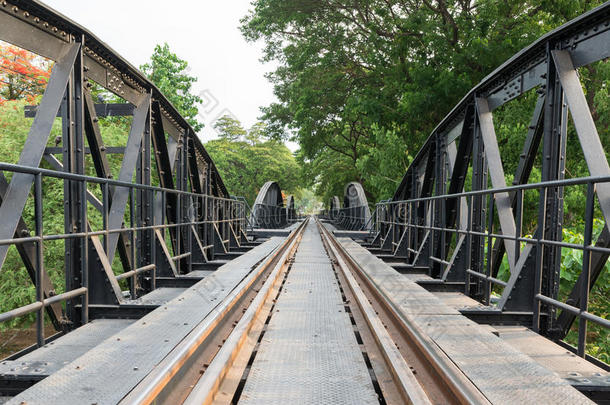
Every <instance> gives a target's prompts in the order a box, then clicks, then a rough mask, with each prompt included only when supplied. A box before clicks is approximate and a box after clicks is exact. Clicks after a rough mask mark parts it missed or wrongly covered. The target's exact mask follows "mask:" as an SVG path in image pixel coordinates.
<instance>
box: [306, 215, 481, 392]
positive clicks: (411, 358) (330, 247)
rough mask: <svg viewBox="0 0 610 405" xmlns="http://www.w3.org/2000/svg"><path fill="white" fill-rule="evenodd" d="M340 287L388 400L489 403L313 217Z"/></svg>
mask: <svg viewBox="0 0 610 405" xmlns="http://www.w3.org/2000/svg"><path fill="white" fill-rule="evenodd" d="M316 222H317V224H318V228H319V230H320V234H321V235H322V238H323V240H324V243H325V245H326V248H327V251H328V253H329V256H330V257H331V258H332V259H333V263H334V265H335V268H336V270H337V273H338V274H339V278H340V280H341V281H342V283H343V284H345V285H346V286H347V287H348V289H349V291H347V292H346V296H347V297H348V299H349V301H350V302H355V305H351V306H350V307H351V308H352V312H353V313H355V312H358V314H356V315H355V316H354V317H355V318H356V319H357V320H356V323H357V326H358V328H359V330H360V333H361V334H362V335H363V340H364V341H365V346H366V347H367V348H368V351H369V352H372V353H376V354H377V355H376V356H375V357H374V358H375V359H376V360H375V362H374V368H376V369H377V370H376V373H377V374H379V375H385V376H387V377H389V378H387V379H386V380H383V381H382V380H380V387H381V391H382V393H383V396H384V399H385V400H386V402H388V403H402V402H405V403H414V404H420V403H421V404H424V403H445V404H489V403H490V402H489V401H488V400H487V399H486V398H485V396H484V395H483V394H482V393H481V392H480V391H479V390H478V389H477V388H476V387H475V386H474V385H473V384H472V382H471V381H470V380H469V379H468V378H467V377H466V376H465V375H464V374H463V373H462V372H461V371H460V370H459V369H458V368H457V367H456V366H455V364H454V363H453V362H452V361H451V360H450V359H449V358H448V357H447V356H446V355H445V354H444V353H443V352H442V351H441V350H440V349H439V348H438V347H437V346H436V344H435V343H434V342H433V341H432V340H431V339H430V338H429V337H427V336H426V335H425V334H424V333H423V332H422V331H420V330H419V329H418V328H417V326H416V325H414V324H413V323H412V322H409V320H408V319H406V318H405V317H404V316H403V315H402V314H401V313H400V312H399V311H397V309H396V308H395V307H394V305H393V304H392V301H391V300H389V299H387V297H385V296H384V294H383V293H382V292H381V291H380V290H379V289H378V288H377V287H376V286H375V284H374V283H373V282H372V280H371V279H370V278H369V277H368V276H367V274H366V272H365V271H364V270H363V269H362V268H361V267H360V265H359V264H358V263H356V261H354V260H353V259H352V258H351V257H350V255H349V254H348V253H347V251H346V250H345V249H344V248H343V247H342V246H341V244H340V243H339V242H338V241H337V239H336V238H335V237H334V236H333V235H332V233H331V232H329V231H328V230H327V229H326V228H325V227H324V226H323V225H322V224H321V223H320V222H319V221H316Z"/></svg>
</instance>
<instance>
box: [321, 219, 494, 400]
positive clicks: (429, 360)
mask: <svg viewBox="0 0 610 405" xmlns="http://www.w3.org/2000/svg"><path fill="white" fill-rule="evenodd" d="M318 224H319V227H320V229H321V232H322V234H323V235H324V237H325V238H326V240H327V241H328V243H329V245H330V246H332V249H333V251H336V253H337V261H339V259H341V260H340V261H339V263H341V262H342V263H343V264H342V265H341V266H340V267H341V269H342V271H344V272H345V274H347V273H348V272H349V273H351V274H352V275H353V276H354V277H355V279H356V280H357V282H359V283H360V285H361V286H363V287H364V288H365V289H366V290H367V291H368V292H369V293H370V295H368V296H367V297H366V299H368V300H373V301H374V302H375V303H377V304H378V308H380V309H381V310H382V312H379V315H380V317H381V318H382V319H385V320H388V321H391V322H392V324H393V325H396V326H397V327H398V328H399V329H398V333H400V335H401V337H402V338H404V340H406V341H407V342H409V349H410V350H413V351H415V352H416V355H417V356H418V357H419V358H422V359H425V361H426V363H425V365H426V366H427V367H429V369H430V370H434V371H435V372H436V373H437V375H438V376H439V377H440V378H441V380H440V381H435V384H438V388H439V389H443V390H444V389H445V388H448V389H449V390H450V391H451V393H452V394H453V395H454V399H455V401H456V402H457V403H460V404H489V403H490V402H489V400H488V399H487V398H486V397H485V396H484V395H483V393H481V391H479V389H477V387H476V386H475V385H474V384H473V383H472V382H471V381H470V380H469V379H468V377H466V375H464V373H462V371H461V370H460V369H459V368H458V367H457V366H456V365H455V364H454V363H453V362H452V361H451V359H449V358H448V357H447V355H446V354H445V353H444V352H443V351H442V350H441V349H440V348H439V347H438V346H437V345H436V344H435V343H434V342H433V341H432V340H431V339H430V338H429V337H428V336H427V335H426V334H425V333H424V332H423V331H422V330H421V329H420V328H419V327H417V326H416V325H415V324H414V323H413V322H411V321H410V320H409V318H408V317H407V316H405V315H404V314H403V313H402V312H401V311H400V310H399V309H398V308H396V306H395V304H394V303H393V302H392V300H391V299H389V297H387V296H386V295H385V294H384V293H383V292H382V291H381V290H380V289H379V288H378V287H377V285H376V284H375V283H374V281H373V280H371V278H370V277H369V276H368V275H367V274H366V271H365V270H364V269H363V268H362V267H361V266H360V265H359V264H358V262H357V261H356V260H355V259H354V258H353V257H352V256H351V255H350V254H349V253H348V252H347V250H346V249H345V248H344V247H343V246H342V245H341V243H339V241H338V240H337V239H336V238H335V236H334V235H332V233H331V232H329V231H328V230H327V229H326V228H325V227H324V225H323V224H321V223H320V222H318ZM386 325H387V323H386ZM384 329H385V328H384ZM422 388H423V389H424V391H427V390H428V389H431V387H428V386H423V387H422Z"/></svg>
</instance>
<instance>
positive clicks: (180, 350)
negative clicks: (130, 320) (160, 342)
mask: <svg viewBox="0 0 610 405" xmlns="http://www.w3.org/2000/svg"><path fill="white" fill-rule="evenodd" d="M305 224H306V221H304V222H303V224H301V225H300V226H299V227H298V228H297V229H295V230H294V231H293V232H291V234H290V235H289V236H288V237H287V238H286V240H285V241H284V242H283V243H282V244H281V245H280V246H278V247H277V248H276V249H275V251H274V252H272V253H271V254H270V255H269V256H268V257H267V258H266V259H264V261H263V262H262V263H261V264H259V265H258V266H257V267H256V268H255V269H254V270H253V271H252V272H250V274H249V275H248V276H247V277H246V278H244V279H243V280H242V281H241V282H240V284H239V285H238V286H237V287H236V288H235V289H234V290H233V291H232V292H231V293H230V294H229V295H228V296H227V297H225V298H224V299H223V300H222V301H221V302H220V303H219V304H218V305H217V306H216V307H215V308H214V310H213V311H212V314H213V315H212V316H207V317H206V318H205V319H204V320H203V321H202V322H200V323H199V324H198V325H197V326H196V327H195V328H194V329H193V330H192V331H191V332H190V333H189V335H187V336H186V337H185V338H184V339H183V340H182V341H181V342H180V343H179V344H178V345H177V346H176V347H175V348H174V349H173V350H172V352H171V353H170V354H169V355H168V356H167V357H166V358H165V359H164V360H163V361H161V362H160V363H159V364H158V365H157V366H156V367H155V369H154V370H152V372H150V373H149V374H148V375H147V376H146V377H145V378H144V379H143V380H142V381H141V382H140V383H139V384H138V385H137V386H136V387H134V389H133V390H132V391H131V392H130V393H129V394H127V395H126V396H125V398H123V400H122V401H121V402H120V403H121V404H150V403H153V402H156V401H160V402H165V401H164V398H165V399H167V398H168V397H169V396H173V398H174V400H173V401H172V402H176V401H175V397H176V396H178V397H180V398H182V399H184V397H185V396H186V395H185V393H184V392H183V391H184V390H183V389H182V385H181V384H179V383H178V380H179V379H180V378H182V377H183V374H184V373H185V370H183V369H184V368H187V367H188V365H189V364H192V363H193V362H196V363H198V364H201V363H203V361H199V360H200V359H199V357H201V355H202V352H203V351H204V349H205V348H206V346H208V345H209V344H211V343H214V342H213V340H214V338H215V337H218V335H219V333H218V332H219V331H220V330H221V329H222V328H223V327H227V326H229V325H228V324H227V321H229V322H231V321H233V322H235V321H234V319H233V318H232V315H235V314H236V313H237V311H238V310H239V308H241V305H242V304H248V305H249V301H248V300H247V299H248V298H252V299H253V298H254V297H255V296H256V294H257V293H258V291H254V290H255V287H256V286H257V285H258V284H259V283H260V282H261V280H263V279H264V278H265V277H266V276H267V275H268V274H270V273H271V272H272V271H273V269H274V268H275V266H276V264H277V263H278V262H281V260H282V258H283V257H285V255H284V254H285V253H286V252H287V251H289V250H290V249H291V247H292V246H293V242H294V241H295V240H296V239H297V237H298V236H299V235H301V233H302V231H303V229H304V227H305ZM250 296H252V297H250ZM244 312H245V311H244ZM241 317H243V314H242V315H240V318H239V319H241ZM229 327H230V329H234V327H235V325H233V326H229ZM210 338H211V339H210ZM224 340H225V339H223V343H224ZM203 354H205V353H203ZM216 355H217V354H215V355H214V357H215V356H216ZM198 368H199V367H198Z"/></svg>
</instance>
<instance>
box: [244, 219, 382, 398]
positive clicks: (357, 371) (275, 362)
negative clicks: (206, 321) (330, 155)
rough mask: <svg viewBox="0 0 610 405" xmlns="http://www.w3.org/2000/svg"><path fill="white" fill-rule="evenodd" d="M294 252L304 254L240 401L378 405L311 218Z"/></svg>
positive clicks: (294, 267) (286, 286)
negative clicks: (310, 259)
mask: <svg viewBox="0 0 610 405" xmlns="http://www.w3.org/2000/svg"><path fill="white" fill-rule="evenodd" d="M298 252H299V253H304V252H307V254H306V255H305V256H304V255H299V257H297V258H296V259H295V262H294V264H293V265H292V268H291V270H290V273H289V274H288V277H287V279H286V283H285V284H284V287H283V289H282V293H281V295H280V297H279V298H278V300H277V303H276V306H275V309H274V313H273V316H272V317H271V321H270V322H269V325H268V327H267V331H266V332H265V334H264V336H263V339H262V341H261V343H260V347H259V350H258V353H257V355H256V357H255V359H254V363H253V364H252V367H251V369H250V372H249V374H248V378H247V380H246V385H245V387H244V390H243V392H242V394H241V397H240V401H239V403H240V404H378V403H379V400H378V398H377V394H376V393H375V390H374V388H373V385H372V383H371V377H370V375H369V371H368V369H367V366H366V364H365V362H364V358H363V356H362V353H361V349H360V347H359V346H358V342H357V341H356V337H355V335H354V332H353V328H352V324H351V322H350V318H349V315H348V314H347V313H346V312H345V310H344V303H343V300H342V297H341V293H340V291H339V285H338V282H337V280H336V278H335V275H334V272H333V269H332V267H331V264H330V260H329V258H328V256H326V254H325V253H324V247H323V245H322V241H321V239H320V235H319V233H318V230H317V228H316V226H315V224H314V223H313V222H311V223H309V224H308V225H307V229H306V231H305V234H304V236H303V239H302V240H301V245H300V246H299V248H298ZM322 256H324V257H326V262H325V263H323V262H322V261H321V260H320V259H321V258H322ZM312 257H314V258H315V260H316V262H311V261H309V260H307V259H308V258H312Z"/></svg>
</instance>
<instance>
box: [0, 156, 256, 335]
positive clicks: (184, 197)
mask: <svg viewBox="0 0 610 405" xmlns="http://www.w3.org/2000/svg"><path fill="white" fill-rule="evenodd" d="M6 174H11V176H12V181H11V185H13V184H14V182H15V181H16V180H18V177H20V178H21V179H26V180H33V193H32V194H31V196H30V197H29V200H30V201H31V202H33V206H34V215H33V218H34V226H35V231H34V234H33V235H30V234H29V231H28V230H27V224H26V223H25V221H24V220H23V218H22V220H21V228H22V229H21V230H20V231H19V232H16V233H15V236H14V237H13V238H10V239H4V240H0V252H1V253H3V256H2V257H3V258H5V257H6V256H5V255H6V251H8V249H9V247H10V246H25V247H28V249H22V251H21V252H20V253H22V259H24V260H23V261H24V264H25V265H26V267H27V266H30V268H28V270H30V273H34V277H32V278H33V282H34V285H35V291H36V296H35V297H36V298H35V301H34V302H32V303H30V304H27V305H23V306H20V307H18V308H13V309H11V310H10V311H7V312H4V313H0V322H6V321H9V320H12V319H14V318H17V317H21V316H24V315H28V314H31V313H36V331H37V345H38V346H41V345H44V344H45V336H44V311H45V309H46V310H47V311H49V310H50V309H51V308H53V311H51V315H52V316H53V317H54V318H55V320H56V321H59V322H60V323H61V322H65V321H66V319H74V317H72V316H66V312H69V311H76V310H78V309H80V321H81V322H82V323H86V322H88V319H89V307H90V305H91V304H95V303H100V302H104V300H105V298H103V297H107V296H108V295H109V294H110V295H113V294H114V295H113V296H112V300H114V301H116V302H122V301H123V293H122V288H123V287H122V286H121V285H120V282H121V281H129V296H130V298H131V299H135V298H137V297H138V296H139V295H140V293H146V292H149V291H152V290H153V289H155V288H156V285H155V281H156V275H157V274H168V273H169V274H171V272H172V270H174V271H175V272H176V273H177V274H180V273H186V272H189V271H191V270H192V265H193V262H194V261H195V260H198V261H206V260H210V259H212V258H213V257H214V254H216V253H223V252H225V251H227V250H228V249H229V248H230V246H231V242H232V241H233V242H234V241H235V240H237V241H238V242H239V240H240V238H241V235H242V234H243V230H245V227H246V226H247V220H246V217H245V212H246V209H245V207H244V203H243V202H242V201H238V200H235V199H230V198H221V197H215V196H210V195H206V194H197V193H192V192H189V191H181V190H177V189H167V188H161V187H156V186H151V185H145V184H137V183H129V182H122V181H118V180H112V179H106V178H100V177H91V176H86V175H80V174H73V173H68V172H61V171H55V170H48V169H43V168H35V167H27V166H20V165H16V164H8V163H0V175H1V176H2V177H3V178H5V175H6ZM30 176H31V177H30ZM27 177H30V179H27ZM45 181H48V183H46V184H45V183H44V182H45ZM92 185H95V186H96V187H95V189H93V188H90V187H89V186H92ZM48 187H56V188H57V189H58V190H59V189H62V187H63V190H67V189H71V190H78V193H77V194H76V195H78V198H77V202H78V206H79V207H80V208H79V209H80V213H79V217H80V218H81V220H80V221H78V223H76V224H72V223H68V222H66V224H65V229H66V231H65V232H64V233H55V234H50V233H47V232H45V217H46V215H51V214H52V213H53V212H55V211H57V210H58V209H59V210H61V209H62V207H61V205H62V204H64V203H65V199H61V200H57V201H56V200H52V199H51V197H47V195H46V193H45V190H44V189H47V188H48ZM97 187H99V189H98V188H97ZM120 195H123V197H124V198H125V199H126V201H127V202H126V206H125V207H124V211H123V208H120V209H119V208H117V206H116V205H114V204H113V201H114V202H115V203H116V202H117V201H119V200H120V198H121V197H120ZM111 196H112V197H113V198H112V199H111V198H110V197H111ZM2 204H10V201H9V200H5V201H2ZM55 205H57V206H55ZM153 206H154V208H155V209H151V207H153ZM90 209H97V210H98V212H99V213H98V214H95V215H92V214H91V212H92V211H91V210H90ZM146 209H148V212H149V213H150V215H151V216H150V217H146V216H144V215H139V214H141V211H142V210H146ZM117 210H118V212H122V214H119V217H120V218H119V221H118V224H119V226H114V225H113V223H114V224H116V223H117V222H116V218H115V220H114V222H113V221H112V220H111V219H110V216H111V215H114V214H116V212H117ZM94 212H95V211H94ZM167 238H169V240H170V243H167V242H166V239H167ZM49 241H64V243H65V244H66V257H65V258H64V259H63V260H65V271H66V280H67V281H66V285H65V286H64V291H65V292H63V293H61V294H55V293H54V291H55V286H53V285H52V284H50V281H49V276H48V274H47V272H46V269H45V259H47V258H48V255H47V252H46V251H45V242H49ZM68 244H71V247H72V248H71V249H68ZM121 246H122V250H121ZM74 247H76V248H75V249H74ZM159 248H161V249H159ZM117 251H119V253H120V255H121V266H120V268H118V267H116V266H115V268H116V271H117V272H118V273H119V274H117V275H115V271H114V270H113V267H112V263H113V259H114V257H115V253H116V252H117ZM68 252H71V253H72V254H73V255H74V254H76V255H77V256H78V257H69V256H70V253H68ZM32 253H33V254H32ZM26 259H27V260H26ZM1 263H4V264H5V266H4V267H6V263H5V262H1ZM0 270H5V269H1V268H0ZM144 276H145V277H144ZM58 304H63V305H65V309H63V308H62V307H61V305H60V306H58ZM57 318H60V319H57Z"/></svg>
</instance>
